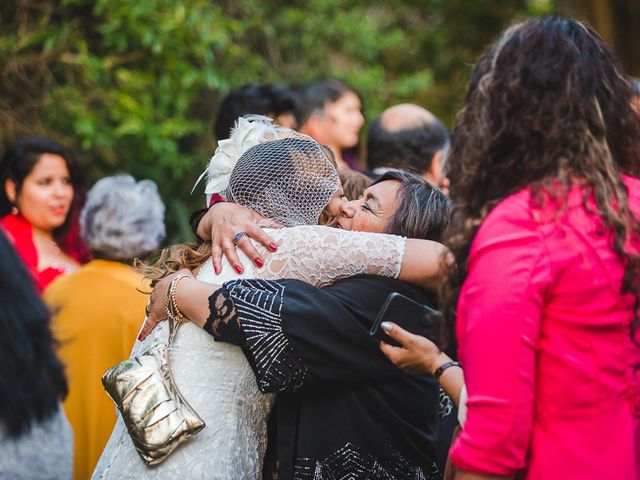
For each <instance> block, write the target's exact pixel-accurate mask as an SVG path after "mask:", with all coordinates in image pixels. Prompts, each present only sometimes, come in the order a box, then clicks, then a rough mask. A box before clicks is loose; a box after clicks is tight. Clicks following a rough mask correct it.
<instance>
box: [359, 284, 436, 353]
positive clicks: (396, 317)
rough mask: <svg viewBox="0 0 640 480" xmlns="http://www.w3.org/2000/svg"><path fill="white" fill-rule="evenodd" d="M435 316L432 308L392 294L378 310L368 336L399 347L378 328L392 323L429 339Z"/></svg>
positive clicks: (400, 295)
mask: <svg viewBox="0 0 640 480" xmlns="http://www.w3.org/2000/svg"><path fill="white" fill-rule="evenodd" d="M437 316H438V312H436V311H435V310H434V309H433V308H431V307H429V306H427V305H424V304H422V303H418V302H416V301H415V300H411V299H410V298H409V297H407V296H406V295H402V294H401V293H398V292H392V293H390V294H389V296H388V297H387V299H386V301H385V302H384V305H383V306H382V308H381V309H380V312H379V313H378V316H377V317H376V321H375V322H374V323H373V326H372V327H371V330H370V331H369V334H370V335H372V336H374V337H376V338H377V339H378V340H382V341H383V342H385V343H388V344H390V345H394V346H396V347H399V346H400V344H399V343H398V342H396V341H395V340H394V339H393V338H391V337H390V336H388V335H387V334H386V333H384V330H382V328H380V324H381V323H382V322H393V323H395V324H396V325H399V326H400V327H402V328H404V329H405V330H407V331H408V332H411V333H413V334H416V335H422V336H423V337H427V338H429V339H431V338H433V336H434V333H435V322H436V320H437Z"/></svg>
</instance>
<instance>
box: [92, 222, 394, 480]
mask: <svg viewBox="0 0 640 480" xmlns="http://www.w3.org/2000/svg"><path fill="white" fill-rule="evenodd" d="M268 233H269V235H271V237H272V238H273V239H274V240H275V241H276V243H277V244H278V251H277V252H276V253H267V252H266V251H265V250H264V249H262V250H261V254H262V257H263V258H264V259H265V265H264V267H262V268H256V267H254V265H253V264H251V262H250V261H249V260H248V259H247V257H245V256H244V255H243V254H242V252H240V251H239V255H240V258H241V260H242V264H243V267H244V274H243V275H238V274H237V273H236V272H235V271H234V270H233V268H232V267H231V265H230V264H229V263H228V262H227V261H226V259H225V260H224V262H223V269H222V273H221V274H220V275H215V274H214V273H213V266H212V264H211V262H207V263H206V264H205V265H204V266H203V267H202V268H201V270H200V272H199V273H198V279H200V280H203V281H206V282H211V283H216V284H221V283H223V282H225V281H228V280H233V279H237V278H258V279H280V278H296V279H299V280H303V281H305V282H307V283H310V284H313V285H315V286H318V287H322V286H325V285H328V284H331V283H333V282H335V281H337V280H340V279H343V278H346V277H351V276H354V275H359V274H364V273H366V274H374V275H381V276H388V277H394V278H396V277H397V276H398V275H399V273H400V266H401V263H402V257H403V255H404V247H405V239H404V238H402V237H398V236H394V235H385V234H373V233H361V232H348V231H344V230H339V229H334V228H328V227H322V226H316V225H314V226H299V227H292V228H284V229H280V230H269V231H268ZM258 248H259V249H261V247H258ZM300 321H301V322H303V321H304V318H301V319H300ZM167 338H168V325H167V322H162V323H161V324H160V325H159V326H158V327H157V328H156V329H155V331H154V332H153V333H152V334H151V335H150V336H149V337H147V339H146V340H145V341H144V342H142V343H141V342H136V345H135V347H134V350H133V353H132V354H137V353H138V352H141V351H145V350H147V349H149V348H151V347H152V346H153V345H156V344H158V343H159V342H163V343H166V341H167ZM171 369H172V372H173V375H174V378H175V381H176V383H177V385H178V387H179V388H180V390H181V392H182V393H183V395H184V396H185V398H186V399H187V401H188V402H189V403H190V404H191V406H192V407H193V408H194V409H195V410H196V411H197V412H198V414H199V415H200V416H201V417H202V418H203V420H204V421H205V423H206V427H205V428H204V429H203V430H202V431H201V432H200V433H199V434H198V435H197V436H195V437H193V438H192V439H190V440H188V441H187V442H186V443H185V444H183V445H181V446H180V447H179V448H178V449H177V450H176V451H175V452H173V453H172V454H171V455H170V456H169V457H168V458H167V459H166V460H165V461H164V462H163V463H161V464H160V465H157V466H154V467H148V466H146V465H145V464H144V462H143V461H142V460H141V459H140V457H139V456H138V453H137V452H136V450H135V448H134V447H133V443H132V442H131V439H130V438H129V435H128V433H127V430H126V427H125V426H124V423H123V421H122V419H121V418H120V416H118V420H117V423H116V426H115V428H114V431H113V433H112V434H111V438H110V439H109V442H108V443H107V446H106V447H105V449H104V452H103V453H102V456H101V458H100V460H99V462H98V465H97V466H96V469H95V471H94V473H93V476H92V479H96V480H97V479H117V480H127V479H130V480H140V479H149V480H151V479H181V480H187V479H220V480H235V479H238V480H240V479H242V480H245V479H246V480H253V479H256V480H257V479H260V478H261V476H262V475H261V473H262V462H263V457H264V453H265V448H266V442H267V434H266V426H267V416H268V414H269V411H270V409H271V405H272V402H273V395H272V394H262V393H260V392H259V390H258V387H257V384H256V380H255V377H254V376H253V372H252V370H251V367H250V366H249V363H248V362H247V360H246V358H245V356H244V355H243V353H242V351H241V349H240V348H238V347H236V346H233V345H230V344H225V343H222V342H215V341H214V340H213V338H212V337H211V336H210V335H209V334H207V333H206V332H205V331H204V330H203V329H201V328H200V327H198V326H196V325H194V324H191V323H187V324H184V325H183V326H181V327H180V330H179V331H178V333H177V335H176V338H175V340H174V343H173V345H172V347H171Z"/></svg>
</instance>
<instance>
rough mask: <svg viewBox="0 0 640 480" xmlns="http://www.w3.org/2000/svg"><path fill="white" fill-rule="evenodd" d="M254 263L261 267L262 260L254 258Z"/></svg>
mask: <svg viewBox="0 0 640 480" xmlns="http://www.w3.org/2000/svg"><path fill="white" fill-rule="evenodd" d="M256 265H257V266H259V267H261V266H263V265H264V262H263V261H262V260H260V259H259V258H256Z"/></svg>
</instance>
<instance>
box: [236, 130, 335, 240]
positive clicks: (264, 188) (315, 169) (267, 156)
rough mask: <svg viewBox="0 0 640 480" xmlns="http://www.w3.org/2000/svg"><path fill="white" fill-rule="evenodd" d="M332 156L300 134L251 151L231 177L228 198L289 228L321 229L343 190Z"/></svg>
mask: <svg viewBox="0 0 640 480" xmlns="http://www.w3.org/2000/svg"><path fill="white" fill-rule="evenodd" d="M330 156H331V152H330V151H329V150H328V149H327V148H326V147H323V146H322V145H320V144H319V143H318V142H316V141H314V140H312V139H311V138H310V137H307V136H305V135H301V134H297V133H296V132H291V135H290V136H288V137H286V138H280V139H277V140H271V141H266V142H264V143H261V144H259V145H256V146H254V147H251V148H249V149H248V150H247V151H245V152H244V153H243V154H242V156H241V157H240V158H239V159H238V162H237V163H236V165H235V167H234V168H233V171H232V172H231V176H230V178H229V186H228V188H227V198H228V200H231V201H233V202H236V203H238V204H240V205H244V206H245V207H248V208H251V209H252V210H255V211H256V212H258V213H260V214H261V215H263V216H265V217H267V218H271V219H273V220H277V221H278V222H280V223H282V224H283V225H285V226H287V227H292V226H296V225H313V224H317V223H318V219H319V217H320V214H321V213H322V210H324V208H325V207H326V206H327V204H328V203H329V201H330V200H331V198H332V197H333V195H334V194H335V192H336V190H337V189H338V187H339V186H340V179H339V177H338V172H337V171H336V168H335V167H334V166H333V164H332V163H331V161H330V159H329V158H330Z"/></svg>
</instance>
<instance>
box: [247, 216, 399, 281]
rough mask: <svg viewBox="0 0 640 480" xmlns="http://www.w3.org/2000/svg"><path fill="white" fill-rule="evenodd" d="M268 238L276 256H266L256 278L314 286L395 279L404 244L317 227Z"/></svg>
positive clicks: (289, 230)
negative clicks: (363, 278)
mask: <svg viewBox="0 0 640 480" xmlns="http://www.w3.org/2000/svg"><path fill="white" fill-rule="evenodd" d="M269 235H271V237H272V238H273V239H274V240H275V241H276V243H277V244H278V253H277V254H275V255H266V256H265V257H266V261H265V265H264V268H261V269H258V270H257V276H258V278H261V279H278V278H294V279H298V280H302V281H304V282H307V283H310V284H311V285H314V286H316V287H323V286H326V285H329V284H331V283H335V282H336V281H338V280H341V279H343V278H347V277H353V276H355V275H361V274H370V275H379V276H384V277H391V278H397V277H398V275H399V274H400V267H401V265H402V257H403V256H404V248H405V241H406V239H405V238H404V237H399V236H397V235H387V234H382V233H366V232H349V231H346V230H340V229H337V228H330V227H323V226H318V225H303V226H299V227H292V228H283V229H280V230H270V231H269Z"/></svg>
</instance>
